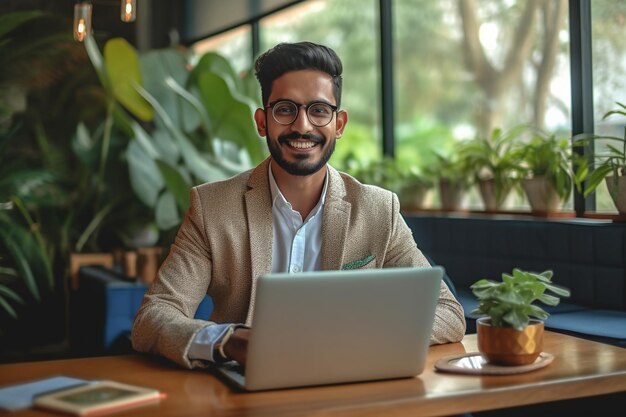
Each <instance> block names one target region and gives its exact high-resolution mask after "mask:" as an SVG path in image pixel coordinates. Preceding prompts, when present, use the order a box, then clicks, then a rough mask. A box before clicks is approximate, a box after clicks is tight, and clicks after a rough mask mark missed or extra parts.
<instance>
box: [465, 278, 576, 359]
mask: <svg viewBox="0 0 626 417" xmlns="http://www.w3.org/2000/svg"><path fill="white" fill-rule="evenodd" d="M552 275H553V273H552V271H550V270H548V271H544V272H541V273H534V272H528V271H523V270H521V269H517V268H516V269H514V270H513V272H512V274H510V275H509V274H506V273H503V274H502V281H500V282H496V281H491V280H487V279H480V280H478V281H476V282H475V283H474V284H472V285H471V287H470V288H471V289H472V292H473V293H474V295H475V296H476V298H477V299H478V307H477V308H476V309H475V310H474V311H472V314H479V315H483V316H485V317H480V318H479V319H478V320H477V321H476V330H477V338H478V350H479V351H480V353H481V355H482V356H483V358H484V359H485V360H486V361H487V362H489V363H492V364H497V365H511V366H517V365H527V364H531V363H533V362H535V360H536V359H537V357H538V356H539V354H540V353H541V352H542V349H543V328H544V326H543V321H542V320H545V319H546V318H548V316H549V314H548V313H547V312H546V311H545V310H543V309H542V308H541V307H539V306H537V305H536V304H535V302H536V301H540V302H542V303H544V304H546V305H550V306H555V305H558V304H559V301H560V299H559V297H569V295H570V291H569V290H568V289H566V288H563V287H561V286H558V285H555V284H553V283H552ZM547 292H551V293H553V294H554V295H551V294H548V293H547ZM531 317H533V318H531Z"/></svg>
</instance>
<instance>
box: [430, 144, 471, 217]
mask: <svg viewBox="0 0 626 417" xmlns="http://www.w3.org/2000/svg"><path fill="white" fill-rule="evenodd" d="M465 146H466V142H465V143H459V144H457V145H456V147H455V148H454V150H453V151H451V152H450V153H449V154H447V155H443V154H440V153H437V152H435V153H434V155H435V158H436V161H437V162H436V163H435V164H434V165H433V166H431V167H428V169H427V174H428V175H430V176H431V177H432V178H436V179H437V180H438V186H439V198H440V205H441V209H442V210H444V211H452V210H458V209H459V208H460V207H461V204H462V200H463V197H464V195H465V193H466V192H467V190H469V189H470V188H471V186H472V185H473V183H474V178H473V175H472V167H471V165H470V164H469V162H470V161H469V160H468V159H467V158H465V156H464V147H465Z"/></svg>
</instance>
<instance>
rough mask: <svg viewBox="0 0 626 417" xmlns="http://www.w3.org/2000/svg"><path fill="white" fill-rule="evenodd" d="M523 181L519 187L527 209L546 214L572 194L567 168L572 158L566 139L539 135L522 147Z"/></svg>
mask: <svg viewBox="0 0 626 417" xmlns="http://www.w3.org/2000/svg"><path fill="white" fill-rule="evenodd" d="M521 153H522V161H523V163H524V170H525V178H523V179H522V187H523V189H524V192H525V194H526V197H527V198H528V203H529V204H530V207H531V210H532V211H533V212H535V213H547V212H550V211H555V210H557V209H558V208H559V206H560V204H561V202H563V201H567V199H568V198H569V196H570V194H571V192H572V183H573V181H574V180H575V174H574V172H573V170H572V168H571V163H572V161H574V160H575V158H576V156H575V155H573V154H572V152H571V148H570V146H569V141H568V140H567V139H558V138H557V137H556V136H555V135H546V134H542V133H539V134H537V135H535V136H534V137H533V138H532V139H531V141H530V142H528V143H526V144H525V145H522V148H521Z"/></svg>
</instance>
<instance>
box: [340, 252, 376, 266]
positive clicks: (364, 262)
mask: <svg viewBox="0 0 626 417" xmlns="http://www.w3.org/2000/svg"><path fill="white" fill-rule="evenodd" d="M375 260H376V257H375V256H374V255H368V256H366V257H365V258H362V259H357V260H355V261H351V262H347V263H345V264H343V265H341V270H348V269H368V268H376V262H374V261H375Z"/></svg>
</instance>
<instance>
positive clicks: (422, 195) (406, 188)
mask: <svg viewBox="0 0 626 417" xmlns="http://www.w3.org/2000/svg"><path fill="white" fill-rule="evenodd" d="M400 176H401V185H400V190H399V194H398V197H399V198H400V205H401V206H402V207H403V208H405V209H408V210H420V209H422V208H424V205H425V202H426V200H427V197H428V195H429V192H430V190H431V188H432V187H433V185H434V182H433V180H432V178H431V177H430V176H429V175H428V174H427V173H425V172H423V171H422V170H420V169H419V168H418V167H415V166H412V167H410V168H408V169H406V170H403V171H402V172H401V174H400Z"/></svg>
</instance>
